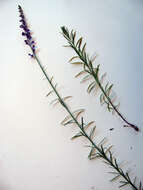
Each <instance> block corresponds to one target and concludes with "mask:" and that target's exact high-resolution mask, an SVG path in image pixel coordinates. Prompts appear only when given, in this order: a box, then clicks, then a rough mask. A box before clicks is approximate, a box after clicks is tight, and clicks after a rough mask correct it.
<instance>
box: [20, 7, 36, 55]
mask: <svg viewBox="0 0 143 190" xmlns="http://www.w3.org/2000/svg"><path fill="white" fill-rule="evenodd" d="M18 10H19V13H20V15H19V17H20V18H21V19H20V23H21V25H20V28H22V29H23V32H22V36H25V37H26V40H24V42H25V44H26V45H28V46H29V47H30V48H31V50H32V54H31V53H29V54H28V55H29V56H30V57H31V58H34V57H35V54H36V51H35V41H34V40H33V38H32V36H31V32H30V30H29V28H28V25H27V22H26V18H25V16H24V13H23V9H22V8H21V6H20V5H18Z"/></svg>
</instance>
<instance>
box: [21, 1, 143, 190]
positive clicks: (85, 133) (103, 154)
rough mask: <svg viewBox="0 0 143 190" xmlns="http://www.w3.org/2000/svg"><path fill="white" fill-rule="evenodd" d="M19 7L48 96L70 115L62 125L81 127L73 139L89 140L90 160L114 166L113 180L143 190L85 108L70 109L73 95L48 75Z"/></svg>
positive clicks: (121, 184)
mask: <svg viewBox="0 0 143 190" xmlns="http://www.w3.org/2000/svg"><path fill="white" fill-rule="evenodd" d="M18 9H19V12H20V17H21V18H22V19H21V20H20V22H22V25H20V28H22V29H23V30H24V34H23V32H22V35H23V36H25V37H26V41H25V43H26V45H28V46H29V47H30V48H31V50H32V54H31V53H30V54H29V55H30V57H31V58H32V59H34V60H35V61H36V62H37V63H38V65H39V67H40V69H41V70H42V72H43V74H44V77H46V79H47V81H48V83H49V85H50V86H51V88H52V90H51V91H50V92H49V93H48V94H47V96H49V95H51V94H52V93H55V95H56V96H57V98H56V99H55V100H54V101H52V103H54V104H57V103H60V104H61V105H62V106H63V107H64V109H65V110H66V111H67V113H68V116H67V117H65V119H64V120H63V121H62V125H69V124H74V125H76V126H77V127H78V128H79V132H78V133H77V134H76V135H75V136H73V137H72V139H76V138H78V137H84V138H86V139H87V140H88V142H89V144H90V145H89V148H90V153H89V155H88V158H89V159H90V160H92V159H96V158H101V159H103V161H104V163H106V164H107V165H108V166H110V168H112V171H110V172H109V173H111V174H113V175H114V177H113V178H112V179H111V181H115V180H117V179H119V178H121V179H120V181H119V183H120V186H119V187H124V186H125V185H130V187H131V188H132V189H133V190H143V188H142V184H141V182H140V184H139V185H136V177H135V178H134V180H133V181H132V179H131V177H130V175H129V172H125V171H123V169H122V168H121V166H120V164H119V162H118V161H117V159H116V158H115V156H114V155H113V153H112V151H111V149H112V146H105V138H103V140H102V141H100V142H96V141H95V137H94V133H95V130H96V126H93V124H94V122H93V121H91V122H89V123H85V122H84V119H83V117H81V116H80V114H82V113H83V111H84V109H78V110H76V111H74V112H73V111H71V110H70V109H69V107H68V105H67V103H66V100H67V99H68V98H71V96H66V97H62V96H61V95H60V94H59V92H58V91H57V84H55V83H54V82H53V77H49V76H48V74H47V72H46V70H45V69H44V67H43V66H42V64H41V63H40V60H39V58H38V56H37V54H36V50H35V46H34V47H33V44H35V42H34V40H33V39H32V36H31V33H30V30H29V29H28V27H27V24H26V20H25V16H24V13H23V10H22V8H21V6H20V5H19V6H18ZM79 118H80V121H79ZM138 186H139V187H138Z"/></svg>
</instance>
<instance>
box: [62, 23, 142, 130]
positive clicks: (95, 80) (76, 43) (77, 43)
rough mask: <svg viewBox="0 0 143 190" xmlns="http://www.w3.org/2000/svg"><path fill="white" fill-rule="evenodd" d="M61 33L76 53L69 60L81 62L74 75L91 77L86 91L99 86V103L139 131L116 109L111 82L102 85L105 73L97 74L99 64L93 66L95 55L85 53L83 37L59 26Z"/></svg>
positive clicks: (74, 62) (85, 77)
mask: <svg viewBox="0 0 143 190" xmlns="http://www.w3.org/2000/svg"><path fill="white" fill-rule="evenodd" d="M61 30H62V35H63V36H64V37H65V38H66V40H67V42H68V45H67V46H66V47H70V48H72V49H73V50H74V52H75V53H76V56H74V57H72V58H71V59H70V60H69V62H70V63H72V64H75V65H77V64H78V65H79V64H81V65H82V66H83V67H82V71H81V72H79V73H78V74H77V75H76V77H79V76H81V75H84V77H83V79H82V81H85V80H88V79H92V81H91V83H90V84H89V86H88V88H87V92H88V93H91V92H92V91H93V90H94V89H95V88H96V89H97V88H99V89H100V90H101V94H100V103H101V105H103V104H106V106H107V109H108V111H109V112H111V111H113V112H115V113H117V115H118V116H119V117H120V118H121V119H122V120H123V121H124V122H125V125H124V127H131V128H133V129H134V130H135V131H139V128H138V127H137V126H136V125H134V124H132V123H130V122H128V121H127V120H126V119H125V117H124V116H123V115H122V114H121V112H120V111H119V110H118V106H119V104H117V105H115V104H114V100H115V98H116V97H115V94H114V93H113V91H112V88H113V84H109V83H106V85H103V84H102V82H103V79H104V77H105V74H103V75H102V76H101V77H100V75H99V70H100V65H97V66H96V67H94V61H95V59H96V56H94V57H91V58H90V57H89V55H88V54H87V53H86V43H83V38H82V37H80V38H79V39H76V31H74V30H71V31H69V30H68V28H66V27H64V26H63V27H61Z"/></svg>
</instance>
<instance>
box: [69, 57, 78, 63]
mask: <svg viewBox="0 0 143 190" xmlns="http://www.w3.org/2000/svg"><path fill="white" fill-rule="evenodd" d="M77 58H79V57H78V56H74V57H72V58H71V59H70V60H69V61H68V62H69V63H70V62H71V61H72V60H74V59H77Z"/></svg>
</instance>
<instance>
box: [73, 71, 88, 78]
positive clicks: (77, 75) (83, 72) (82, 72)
mask: <svg viewBox="0 0 143 190" xmlns="http://www.w3.org/2000/svg"><path fill="white" fill-rule="evenodd" d="M85 73H86V72H85V71H80V72H79V73H78V74H76V75H75V78H77V77H79V76H80V75H82V74H85Z"/></svg>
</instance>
